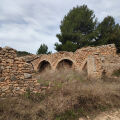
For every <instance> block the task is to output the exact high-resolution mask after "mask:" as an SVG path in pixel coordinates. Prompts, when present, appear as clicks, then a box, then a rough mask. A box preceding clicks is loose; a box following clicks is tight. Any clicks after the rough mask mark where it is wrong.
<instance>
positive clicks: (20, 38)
mask: <svg viewBox="0 0 120 120" xmlns="http://www.w3.org/2000/svg"><path fill="white" fill-rule="evenodd" d="M83 4H86V5H87V6H88V7H89V8H90V9H92V10H93V11H94V13H95V15H96V17H97V18H98V21H102V20H103V19H104V17H106V16H108V15H111V16H113V17H114V18H115V20H116V23H120V0H0V47H5V46H9V47H12V48H14V49H17V50H19V51H27V52H30V53H34V54H35V53H36V51H37V49H38V48H39V47H40V45H41V44H43V43H44V44H46V45H47V46H48V48H49V51H52V52H55V50H54V44H55V42H58V39H57V38H56V34H58V33H60V28H59V26H60V23H61V20H62V19H63V18H64V16H65V15H66V14H67V13H68V12H69V10H70V9H72V8H73V7H76V6H77V5H78V6H81V5H83Z"/></svg>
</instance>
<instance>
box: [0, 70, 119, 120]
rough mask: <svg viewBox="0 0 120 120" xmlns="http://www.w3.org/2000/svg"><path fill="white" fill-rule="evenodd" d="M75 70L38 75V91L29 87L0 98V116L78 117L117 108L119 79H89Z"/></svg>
mask: <svg viewBox="0 0 120 120" xmlns="http://www.w3.org/2000/svg"><path fill="white" fill-rule="evenodd" d="M84 76H86V75H85V74H82V75H81V74H80V73H78V72H75V71H61V72H58V71H57V72H55V73H50V72H46V73H43V74H42V75H40V76H39V75H37V77H36V78H37V79H38V82H40V84H41V86H50V89H48V90H43V91H42V93H41V94H33V93H30V92H29V91H28V92H27V93H26V94H25V95H24V96H20V97H17V98H6V99H1V100H0V120H78V118H79V117H86V116H88V115H91V116H92V117H93V115H92V114H93V113H94V114H97V113H99V112H101V111H104V110H108V109H110V108H111V109H112V108H120V101H119V100H120V80H119V79H118V80H114V79H110V81H109V79H104V80H97V81H96V80H88V79H87V78H86V77H84Z"/></svg>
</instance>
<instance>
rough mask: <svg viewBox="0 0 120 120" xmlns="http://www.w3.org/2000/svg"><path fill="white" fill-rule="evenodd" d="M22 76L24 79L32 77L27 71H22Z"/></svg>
mask: <svg viewBox="0 0 120 120" xmlns="http://www.w3.org/2000/svg"><path fill="white" fill-rule="evenodd" d="M24 78H25V79H29V78H32V75H31V74H29V73H24Z"/></svg>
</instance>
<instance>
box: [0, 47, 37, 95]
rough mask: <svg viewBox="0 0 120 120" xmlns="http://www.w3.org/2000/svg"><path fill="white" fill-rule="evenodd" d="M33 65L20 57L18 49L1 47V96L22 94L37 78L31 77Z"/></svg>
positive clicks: (33, 84)
mask: <svg viewBox="0 0 120 120" xmlns="http://www.w3.org/2000/svg"><path fill="white" fill-rule="evenodd" d="M32 73H33V67H32V66H31V64H28V63H26V62H25V61H24V60H23V59H22V58H18V57H17V55H16V50H14V49H12V48H9V47H5V48H0V96H4V95H5V96H6V95H8V96H9V95H10V96H12V95H13V96H15V95H18V94H22V93H23V92H25V91H26V89H27V88H28V87H29V86H30V85H32V88H34V86H36V85H35V84H36V83H37V82H36V81H35V80H33V79H31V78H32Z"/></svg>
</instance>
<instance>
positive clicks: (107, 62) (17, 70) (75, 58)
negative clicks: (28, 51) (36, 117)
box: [0, 44, 120, 96]
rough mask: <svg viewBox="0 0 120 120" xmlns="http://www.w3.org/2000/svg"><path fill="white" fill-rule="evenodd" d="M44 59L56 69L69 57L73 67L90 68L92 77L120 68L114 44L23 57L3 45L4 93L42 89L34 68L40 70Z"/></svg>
mask: <svg viewBox="0 0 120 120" xmlns="http://www.w3.org/2000/svg"><path fill="white" fill-rule="evenodd" d="M44 60H45V61H47V62H48V63H49V65H50V68H51V69H52V70H53V71H54V70H56V69H57V66H58V65H59V63H60V62H61V61H62V60H69V61H71V62H72V68H73V69H75V70H79V71H83V70H84V69H86V71H87V74H88V78H92V79H99V78H101V77H102V76H103V74H106V75H107V76H110V75H112V73H113V71H114V70H117V69H120V56H119V55H117V54H116V48H115V45H113V44H112V45H103V46H99V47H86V48H82V49H78V50H77V51H76V52H74V53H73V52H57V53H54V54H50V55H40V56H36V55H32V56H28V57H21V58H19V57H17V55H16V50H14V49H12V48H9V47H5V48H0V96H6V95H7V96H16V95H19V94H23V93H24V92H26V90H27V89H28V88H29V89H30V90H31V91H32V92H40V91H41V86H40V84H39V83H38V82H37V80H36V79H34V78H32V75H33V74H34V71H36V72H38V71H39V65H40V64H41V62H42V61H44ZM65 62H66V61H65ZM63 63H64V62H63ZM63 65H64V64H63ZM66 65H71V63H70V64H67V63H65V67H66ZM68 69H69V67H68Z"/></svg>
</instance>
